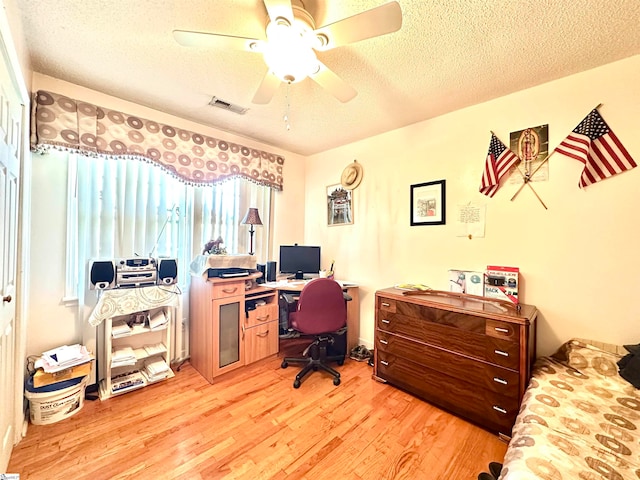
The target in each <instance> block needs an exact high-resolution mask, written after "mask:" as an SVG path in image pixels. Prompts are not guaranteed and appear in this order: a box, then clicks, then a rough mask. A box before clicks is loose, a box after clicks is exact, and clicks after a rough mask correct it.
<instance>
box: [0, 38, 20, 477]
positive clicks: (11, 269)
mask: <svg viewBox="0 0 640 480" xmlns="http://www.w3.org/2000/svg"><path fill="white" fill-rule="evenodd" d="M3 54H4V49H3ZM9 72H10V63H9V62H8V60H7V59H6V55H3V56H2V65H1V66H0V225H2V230H0V299H1V300H2V302H1V304H0V442H1V445H2V451H1V452H0V472H5V471H6V467H7V464H8V463H9V457H10V455H11V450H12V449H13V444H14V440H15V437H16V431H15V427H16V409H17V408H18V406H17V405H16V402H17V398H20V397H21V396H22V395H20V397H18V395H17V394H16V387H15V386H16V383H17V382H16V375H18V374H21V373H22V368H17V365H16V354H17V351H18V345H17V336H16V331H17V328H16V305H17V303H18V302H17V298H16V285H17V278H18V273H17V270H18V268H17V259H18V199H19V198H20V197H19V187H20V156H21V155H22V152H21V147H22V139H23V130H22V129H23V125H22V118H23V116H22V114H23V109H24V106H23V105H22V104H21V102H20V94H19V92H18V90H17V89H16V88H15V87H14V84H13V82H12V77H11V75H10V74H9ZM20 407H21V405H20Z"/></svg>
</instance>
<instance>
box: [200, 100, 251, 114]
mask: <svg viewBox="0 0 640 480" xmlns="http://www.w3.org/2000/svg"><path fill="white" fill-rule="evenodd" d="M209 105H211V106H212V107H218V108H222V109H224V110H231V111H232V112H234V113H239V114H240V115H244V114H245V113H247V110H249V109H248V108H243V107H240V106H239V105H234V104H233V103H229V102H225V101H224V100H220V99H219V98H218V97H211V101H210V102H209Z"/></svg>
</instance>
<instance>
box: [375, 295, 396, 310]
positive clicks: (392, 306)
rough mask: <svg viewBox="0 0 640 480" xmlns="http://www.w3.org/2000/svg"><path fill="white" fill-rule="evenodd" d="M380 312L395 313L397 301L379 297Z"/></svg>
mask: <svg viewBox="0 0 640 480" xmlns="http://www.w3.org/2000/svg"><path fill="white" fill-rule="evenodd" d="M378 310H381V311H383V312H391V313H393V312H395V311H396V301H395V300H393V299H391V298H384V297H379V298H378Z"/></svg>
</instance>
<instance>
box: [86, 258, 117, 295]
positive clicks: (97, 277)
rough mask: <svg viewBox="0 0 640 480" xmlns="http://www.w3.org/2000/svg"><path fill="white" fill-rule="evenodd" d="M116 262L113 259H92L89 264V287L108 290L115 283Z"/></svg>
mask: <svg viewBox="0 0 640 480" xmlns="http://www.w3.org/2000/svg"><path fill="white" fill-rule="evenodd" d="M115 280H116V264H115V262H114V261H113V260H94V261H92V262H91V264H90V266H89V289H90V290H108V289H110V288H114V287H115V285H116V281H115Z"/></svg>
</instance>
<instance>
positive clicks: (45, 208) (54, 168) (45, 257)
mask: <svg viewBox="0 0 640 480" xmlns="http://www.w3.org/2000/svg"><path fill="white" fill-rule="evenodd" d="M40 89H42V90H49V91H52V92H55V93H59V94H62V95H67V96H69V97H71V98H76V99H79V100H83V101H87V102H90V103H93V104H95V105H100V106H104V107H107V108H110V109H114V110H119V111H122V112H125V113H129V114H133V115H138V116H140V117H143V118H147V119H152V120H155V121H157V122H162V123H166V124H168V125H172V126H175V127H180V128H185V129H189V130H191V131H195V132H201V133H203V134H207V135H212V136H216V137H219V138H224V139H226V140H228V141H232V142H238V143H241V144H243V145H247V146H249V147H252V148H258V149H261V150H266V151H269V152H273V153H276V154H280V155H282V156H283V157H284V158H285V168H284V175H285V179H284V190H283V191H282V192H276V193H275V194H274V205H273V211H274V218H276V219H278V221H277V223H276V225H274V228H273V233H272V241H273V243H272V246H271V252H272V253H271V258H272V259H277V251H278V249H277V247H278V245H280V243H289V242H291V241H302V238H303V236H304V223H303V221H302V219H303V216H304V205H303V204H302V203H301V202H300V201H299V199H300V198H302V197H303V196H304V187H305V186H304V168H305V166H304V158H303V157H300V156H299V155H296V154H293V153H290V152H286V151H283V150H281V149H278V148H275V147H272V146H270V145H265V144H263V143H260V142H256V141H254V140H251V139H247V138H243V137H240V136H237V135H232V134H229V133H227V132H224V131H220V130H216V129H213V128H210V127H206V126H203V125H200V124H197V123H194V122H189V121H186V120H184V119H181V118H178V117H174V116H172V115H168V114H166V113H164V112H159V111H156V110H152V109H149V108H146V107H142V106H140V105H136V104H133V103H130V102H126V101H124V100H121V99H119V98H115V97H111V96H108V95H105V94H102V93H99V92H96V91H93V90H89V89H86V88H83V87H80V86H77V85H74V84H71V83H68V82H64V81H62V80H58V79H55V78H52V77H48V76H45V75H41V74H38V73H35V74H34V77H33V84H32V91H33V92H35V91H37V90H40ZM32 157H33V175H32V182H33V184H32V191H33V198H32V237H31V249H32V250H31V251H32V253H31V272H30V279H31V283H30V292H31V304H30V314H29V320H28V334H27V336H28V338H27V354H40V353H42V352H43V351H45V350H48V349H50V348H53V347H56V346H59V345H63V344H69V343H75V342H82V337H83V328H84V327H85V321H84V319H82V318H78V315H77V310H78V309H77V306H76V305H75V304H69V305H66V306H65V305H64V304H63V303H62V297H63V295H64V284H65V282H64V274H65V240H66V237H65V235H66V194H67V193H66V190H67V169H66V165H65V164H64V162H54V161H52V159H51V157H50V156H41V155H37V154H34V155H33V156H32ZM288 219H291V220H288ZM198 253H200V251H197V252H193V255H194V256H195V255H196V254H198Z"/></svg>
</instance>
